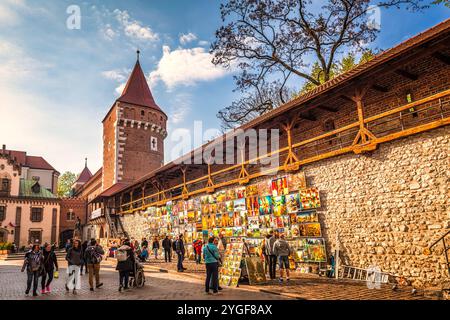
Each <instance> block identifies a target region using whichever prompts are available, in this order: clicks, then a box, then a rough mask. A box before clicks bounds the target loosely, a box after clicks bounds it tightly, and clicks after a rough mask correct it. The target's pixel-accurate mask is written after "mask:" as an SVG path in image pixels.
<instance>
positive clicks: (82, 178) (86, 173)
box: [75, 166, 92, 183]
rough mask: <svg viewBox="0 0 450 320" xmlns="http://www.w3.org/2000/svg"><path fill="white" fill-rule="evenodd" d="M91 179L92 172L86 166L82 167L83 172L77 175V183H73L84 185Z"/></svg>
mask: <svg viewBox="0 0 450 320" xmlns="http://www.w3.org/2000/svg"><path fill="white" fill-rule="evenodd" d="M91 177H92V172H91V170H89V168H88V167H87V166H85V167H84V169H83V171H81V173H80V174H79V175H78V178H77V181H75V183H86V182H88V181H89V179H90V178H91Z"/></svg>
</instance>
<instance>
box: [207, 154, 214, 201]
mask: <svg viewBox="0 0 450 320" xmlns="http://www.w3.org/2000/svg"><path fill="white" fill-rule="evenodd" d="M214 189H215V188H214V182H213V180H212V176H211V164H210V163H209V161H208V182H207V183H206V191H207V192H208V193H213V192H214Z"/></svg>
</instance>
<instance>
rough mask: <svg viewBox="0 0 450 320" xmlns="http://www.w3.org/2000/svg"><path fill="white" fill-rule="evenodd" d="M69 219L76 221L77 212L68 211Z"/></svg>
mask: <svg viewBox="0 0 450 320" xmlns="http://www.w3.org/2000/svg"><path fill="white" fill-rule="evenodd" d="M67 221H75V212H73V211H69V212H67Z"/></svg>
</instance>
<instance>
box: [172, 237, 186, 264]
mask: <svg viewBox="0 0 450 320" xmlns="http://www.w3.org/2000/svg"><path fill="white" fill-rule="evenodd" d="M175 252H176V253H177V257H178V262H177V270H178V272H183V271H184V270H186V268H185V267H184V266H183V260H184V254H185V248H184V241H183V235H182V234H180V235H179V236H178V239H177V240H176V241H175Z"/></svg>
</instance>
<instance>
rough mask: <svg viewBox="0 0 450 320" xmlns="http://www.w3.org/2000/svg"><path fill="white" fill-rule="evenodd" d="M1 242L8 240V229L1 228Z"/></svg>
mask: <svg viewBox="0 0 450 320" xmlns="http://www.w3.org/2000/svg"><path fill="white" fill-rule="evenodd" d="M0 242H8V230H6V229H0Z"/></svg>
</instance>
